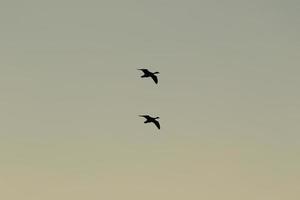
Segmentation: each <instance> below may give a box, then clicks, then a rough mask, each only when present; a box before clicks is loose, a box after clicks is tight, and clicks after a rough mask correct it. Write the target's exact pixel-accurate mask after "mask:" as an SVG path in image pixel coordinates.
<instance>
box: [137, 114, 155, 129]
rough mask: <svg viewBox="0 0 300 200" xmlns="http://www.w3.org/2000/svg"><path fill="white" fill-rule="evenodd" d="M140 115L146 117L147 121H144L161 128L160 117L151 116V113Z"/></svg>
mask: <svg viewBox="0 0 300 200" xmlns="http://www.w3.org/2000/svg"><path fill="white" fill-rule="evenodd" d="M139 116H140V117H144V118H145V119H146V121H144V123H145V124H146V123H154V124H155V126H156V127H157V128H158V129H160V124H159V122H158V121H157V120H156V119H159V117H151V116H149V115H139Z"/></svg>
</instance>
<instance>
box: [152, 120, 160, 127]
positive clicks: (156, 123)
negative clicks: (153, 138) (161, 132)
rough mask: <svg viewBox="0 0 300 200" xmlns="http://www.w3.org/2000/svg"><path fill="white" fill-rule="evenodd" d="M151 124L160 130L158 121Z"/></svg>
mask: <svg viewBox="0 0 300 200" xmlns="http://www.w3.org/2000/svg"><path fill="white" fill-rule="evenodd" d="M153 123H154V124H155V126H156V127H157V128H158V129H160V124H159V122H158V121H156V120H155V121H154V122H153Z"/></svg>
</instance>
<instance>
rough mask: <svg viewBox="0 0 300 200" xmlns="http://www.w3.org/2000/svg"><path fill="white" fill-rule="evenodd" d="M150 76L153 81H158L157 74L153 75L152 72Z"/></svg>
mask: <svg viewBox="0 0 300 200" xmlns="http://www.w3.org/2000/svg"><path fill="white" fill-rule="evenodd" d="M151 78H152V79H153V81H154V82H155V83H156V84H157V83H158V78H157V76H155V75H154V74H151Z"/></svg>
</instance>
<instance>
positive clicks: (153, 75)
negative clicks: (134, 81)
mask: <svg viewBox="0 0 300 200" xmlns="http://www.w3.org/2000/svg"><path fill="white" fill-rule="evenodd" d="M138 70H141V71H142V72H144V75H142V76H141V78H148V77H151V78H152V79H153V81H154V82H155V83H156V84H157V83H158V78H157V76H156V75H155V74H159V72H150V71H149V70H148V69H138Z"/></svg>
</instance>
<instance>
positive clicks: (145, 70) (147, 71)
mask: <svg viewBox="0 0 300 200" xmlns="http://www.w3.org/2000/svg"><path fill="white" fill-rule="evenodd" d="M138 70H141V71H142V72H144V73H149V70H148V69H138Z"/></svg>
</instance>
